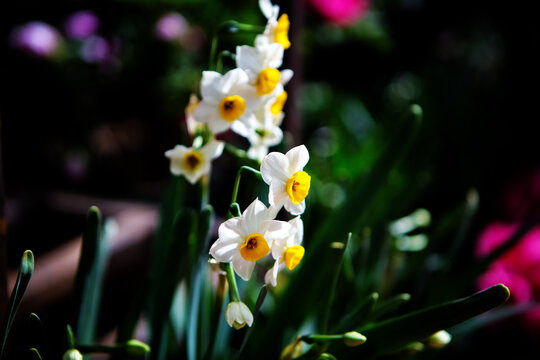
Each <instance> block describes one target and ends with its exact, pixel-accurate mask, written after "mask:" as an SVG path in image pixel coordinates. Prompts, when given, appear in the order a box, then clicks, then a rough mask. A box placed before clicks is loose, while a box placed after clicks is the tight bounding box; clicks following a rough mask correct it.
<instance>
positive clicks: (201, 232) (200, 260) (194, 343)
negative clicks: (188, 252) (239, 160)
mask: <svg viewBox="0 0 540 360" xmlns="http://www.w3.org/2000/svg"><path fill="white" fill-rule="evenodd" d="M213 216H214V213H213V209H212V207H210V206H208V207H207V208H206V209H204V210H203V211H202V212H201V214H200V216H199V221H198V229H197V234H196V237H195V239H196V262H195V266H194V268H193V272H192V274H191V281H190V291H189V295H188V318H187V331H186V341H187V344H186V346H187V355H188V359H189V360H196V359H198V358H199V353H200V349H199V341H198V336H199V319H200V316H199V315H200V314H199V311H200V304H201V291H202V281H203V279H204V275H205V273H206V268H207V267H208V250H207V249H208V245H209V241H210V237H209V232H210V229H211V226H212V220H213Z"/></svg>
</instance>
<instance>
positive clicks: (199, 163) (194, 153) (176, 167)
mask: <svg viewBox="0 0 540 360" xmlns="http://www.w3.org/2000/svg"><path fill="white" fill-rule="evenodd" d="M223 147H224V143H223V141H215V140H212V141H210V142H209V143H207V144H206V145H204V146H203V147H202V148H200V149H193V148H190V147H189V148H188V147H185V146H183V145H176V146H175V147H174V149H171V150H167V151H166V152H165V156H166V157H168V158H169V159H170V160H171V165H170V170H171V173H173V174H174V175H184V176H185V177H186V179H187V180H188V181H189V182H190V183H192V184H195V183H196V182H197V180H199V178H200V177H201V176H203V175H205V174H207V173H208V172H209V171H210V162H211V161H212V160H213V159H215V158H217V157H219V156H220V155H221V153H222V152H223Z"/></svg>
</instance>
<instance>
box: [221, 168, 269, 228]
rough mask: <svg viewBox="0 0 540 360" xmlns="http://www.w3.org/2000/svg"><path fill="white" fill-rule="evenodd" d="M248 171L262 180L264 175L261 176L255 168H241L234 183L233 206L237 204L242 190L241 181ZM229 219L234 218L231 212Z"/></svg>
mask: <svg viewBox="0 0 540 360" xmlns="http://www.w3.org/2000/svg"><path fill="white" fill-rule="evenodd" d="M246 171H247V172H251V173H253V174H255V175H256V176H257V177H258V178H259V179H262V175H261V172H260V171H258V170H255V169H254V168H252V167H249V166H242V167H240V169H239V170H238V173H236V180H235V181H234V188H233V193H232V197H231V204H234V203H236V198H237V197H238V189H239V188H240V179H241V178H242V173H244V172H246ZM227 217H228V218H231V217H233V216H232V214H231V212H230V210H229V213H228V216H227Z"/></svg>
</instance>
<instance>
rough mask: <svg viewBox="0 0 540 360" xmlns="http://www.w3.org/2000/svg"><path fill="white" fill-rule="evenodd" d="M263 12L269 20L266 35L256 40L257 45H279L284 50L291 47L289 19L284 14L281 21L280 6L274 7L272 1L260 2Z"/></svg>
mask: <svg viewBox="0 0 540 360" xmlns="http://www.w3.org/2000/svg"><path fill="white" fill-rule="evenodd" d="M259 7H260V8H261V12H262V13H263V15H264V16H265V17H266V19H268V22H267V24H266V27H265V29H264V33H263V34H262V35H258V36H257V37H256V38H255V43H256V44H261V43H279V44H281V45H282V46H283V48H284V49H288V48H289V47H290V46H291V43H290V41H289V26H290V23H289V17H288V16H287V14H282V15H281V16H280V17H279V19H278V15H279V6H278V5H272V3H271V2H270V0H259Z"/></svg>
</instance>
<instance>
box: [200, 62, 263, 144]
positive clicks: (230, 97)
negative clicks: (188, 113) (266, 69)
mask: <svg viewBox="0 0 540 360" xmlns="http://www.w3.org/2000/svg"><path fill="white" fill-rule="evenodd" d="M201 95H202V99H201V101H200V102H199V105H198V106H197V109H196V110H195V117H196V118H197V120H199V121H200V122H203V123H207V124H208V127H209V129H210V131H212V132H213V133H214V134H217V133H220V132H223V131H226V130H228V129H229V128H230V127H231V125H232V123H233V122H235V121H237V120H240V121H242V120H246V119H247V118H249V117H250V116H253V106H254V104H255V101H256V99H257V95H256V93H255V91H254V90H253V86H250V85H249V77H248V75H247V74H246V72H245V71H244V70H242V69H238V68H237V69H233V70H230V71H228V72H227V73H226V74H224V75H222V74H220V73H218V72H215V71H203V76H202V80H201Z"/></svg>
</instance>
